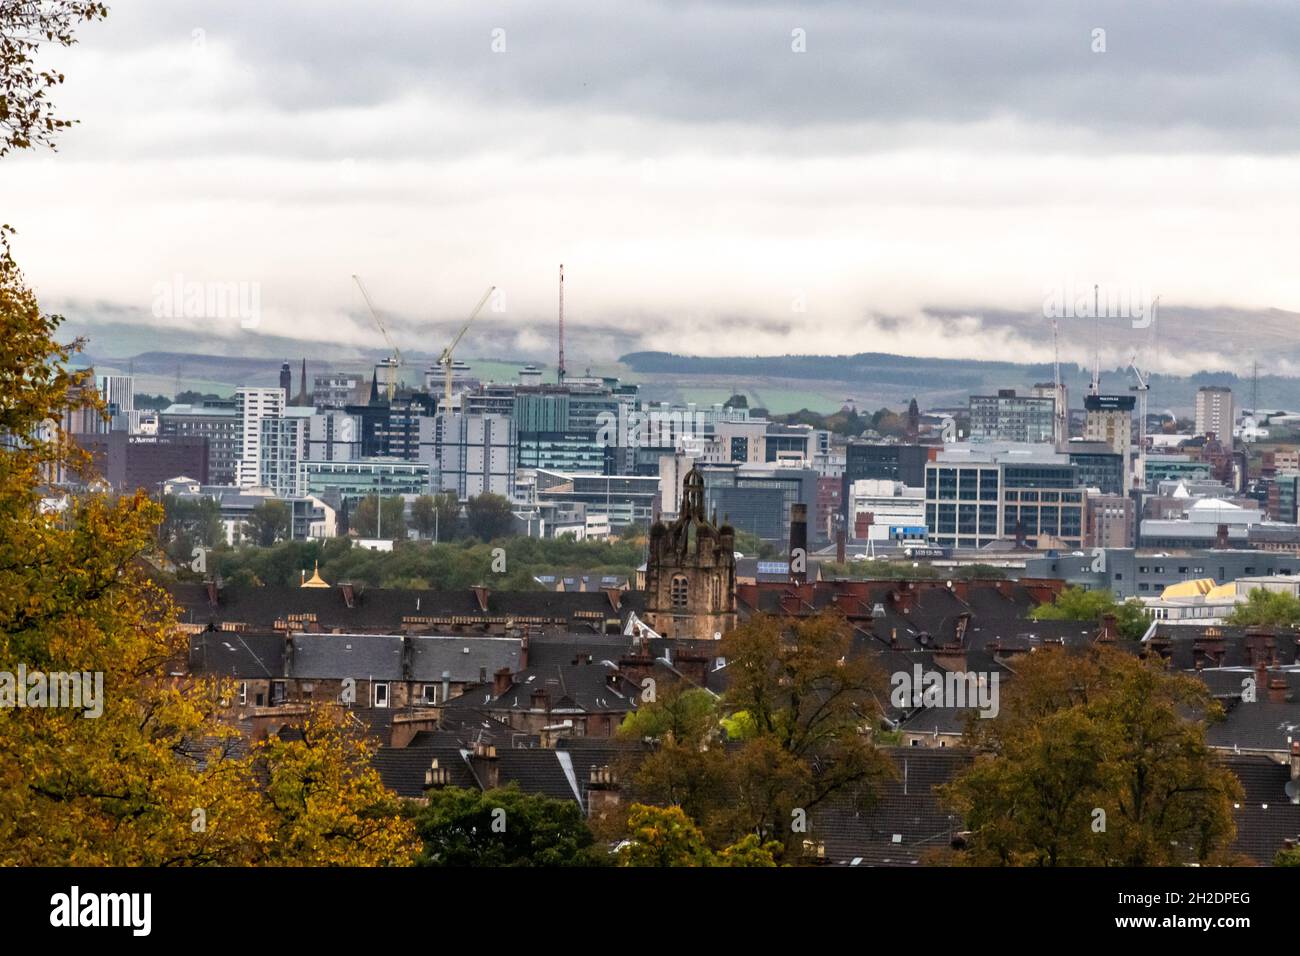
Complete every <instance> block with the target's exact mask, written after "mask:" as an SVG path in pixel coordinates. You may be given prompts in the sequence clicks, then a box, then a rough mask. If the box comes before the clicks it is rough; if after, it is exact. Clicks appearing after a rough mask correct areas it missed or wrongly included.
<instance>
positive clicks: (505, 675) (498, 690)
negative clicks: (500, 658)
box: [443, 667, 514, 697]
mask: <svg viewBox="0 0 1300 956" xmlns="http://www.w3.org/2000/svg"><path fill="white" fill-rule="evenodd" d="M443 674H444V675H445V674H446V671H443ZM443 679H444V680H446V678H445V677H444V678H443ZM513 684H514V677H513V675H512V674H511V673H510V668H508V667H503V668H501V669H500V670H499V671H497V672H496V673H495V674H493V675H492V696H493V697H500V696H501V695H502V694H504V693H505V692H506V691H508V690H510V688H511V686H512V685H513Z"/></svg>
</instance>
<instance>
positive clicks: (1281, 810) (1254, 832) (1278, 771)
mask: <svg viewBox="0 0 1300 956" xmlns="http://www.w3.org/2000/svg"><path fill="white" fill-rule="evenodd" d="M1224 762H1225V763H1226V764H1227V765H1228V767H1229V769H1231V770H1232V772H1233V773H1235V774H1236V775H1237V779H1238V780H1240V781H1241V787H1242V790H1244V791H1245V795H1244V797H1243V799H1242V801H1241V802H1240V803H1238V804H1236V805H1235V807H1234V808H1233V811H1232V818H1233V820H1234V821H1235V822H1236V824H1237V836H1236V838H1235V839H1234V840H1233V842H1232V849H1233V850H1236V851H1237V852H1238V853H1243V854H1245V855H1246V856H1249V857H1250V858H1251V859H1253V860H1255V862H1257V863H1260V864H1262V865H1265V866H1267V865H1270V864H1271V863H1272V862H1273V858H1274V857H1275V856H1276V855H1277V851H1278V850H1280V849H1282V846H1283V843H1284V841H1286V840H1288V839H1290V840H1300V803H1292V802H1291V801H1290V798H1289V797H1288V796H1287V793H1286V785H1287V782H1288V781H1289V780H1290V779H1291V768H1290V767H1289V766H1288V765H1287V764H1279V763H1277V762H1276V761H1274V760H1272V759H1271V758H1269V757H1264V756H1228V757H1225V758H1224Z"/></svg>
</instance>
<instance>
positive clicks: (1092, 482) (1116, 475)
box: [1063, 441, 1124, 495]
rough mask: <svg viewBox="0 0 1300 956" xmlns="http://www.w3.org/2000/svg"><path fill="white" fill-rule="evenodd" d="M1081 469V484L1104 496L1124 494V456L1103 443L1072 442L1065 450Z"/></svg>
mask: <svg viewBox="0 0 1300 956" xmlns="http://www.w3.org/2000/svg"><path fill="white" fill-rule="evenodd" d="M1063 450H1064V451H1065V453H1066V454H1067V455H1069V456H1070V464H1072V465H1075V466H1077V467H1078V469H1079V484H1080V485H1081V486H1082V487H1084V488H1098V489H1100V490H1101V493H1102V494H1103V495H1122V494H1123V493H1124V456H1123V455H1121V454H1119V453H1118V452H1116V451H1114V450H1113V449H1112V448H1111V447H1110V446H1109V445H1107V444H1106V443H1105V442H1101V441H1072V442H1070V443H1069V444H1067V445H1066V446H1065V448H1064V449H1063Z"/></svg>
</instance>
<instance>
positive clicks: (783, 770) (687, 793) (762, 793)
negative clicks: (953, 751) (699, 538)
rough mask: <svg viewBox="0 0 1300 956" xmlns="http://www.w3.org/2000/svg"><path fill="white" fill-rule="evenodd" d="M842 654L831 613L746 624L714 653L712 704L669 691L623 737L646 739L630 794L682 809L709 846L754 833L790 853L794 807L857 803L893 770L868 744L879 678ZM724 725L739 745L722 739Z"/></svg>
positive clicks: (845, 648)
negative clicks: (716, 689)
mask: <svg viewBox="0 0 1300 956" xmlns="http://www.w3.org/2000/svg"><path fill="white" fill-rule="evenodd" d="M787 627H789V628H790V633H788V634H787V633H786V632H785V628H787ZM849 651H850V647H849V632H848V626H847V623H846V622H845V620H844V618H843V616H842V615H840V614H838V613H834V612H832V613H826V614H821V615H818V616H816V617H813V618H808V619H805V620H801V621H797V622H795V623H794V624H793V625H790V623H789V622H788V621H786V620H783V619H777V618H773V617H770V616H764V615H759V616H756V617H754V618H751V619H750V620H749V621H748V622H746V623H745V624H743V625H741V626H740V627H739V628H737V629H735V630H733V631H732V632H731V633H729V634H728V635H727V636H726V637H724V638H723V640H722V644H721V645H720V647H719V649H718V653H719V656H721V657H726V659H727V662H728V664H727V672H728V674H729V675H730V678H731V686H730V689H729V690H728V692H727V694H726V695H725V697H724V698H723V700H722V702H721V705H720V706H719V705H718V704H717V703H716V702H713V701H711V699H710V695H708V694H707V693H706V692H704V691H698V690H678V689H672V688H670V689H669V690H667V691H666V692H663V693H661V694H660V695H659V699H658V700H656V701H653V702H650V703H647V704H645V705H643V706H642V707H640V708H638V710H637V713H636V714H635V716H634V717H630V718H628V721H627V725H626V729H622V728H621V729H620V733H622V734H624V735H627V736H635V737H638V738H640V737H650V738H651V739H652V740H654V741H655V749H654V751H653V752H652V753H650V754H648V755H646V756H645V757H644V758H643V759H642V760H640V761H639V762H638V763H637V764H636V765H635V766H634V767H632V766H630V767H628V768H627V770H626V773H625V776H627V777H628V778H629V779H630V781H631V783H630V787H629V789H630V792H631V793H632V794H633V795H634V796H635V797H636V799H637V800H639V801H641V802H643V803H653V804H658V805H676V806H679V807H680V808H681V809H682V810H683V812H684V813H685V814H686V815H687V816H688V817H689V818H691V819H692V820H693V821H694V822H695V823H697V825H698V827H699V829H700V830H701V832H702V833H703V834H704V837H705V838H706V840H707V841H708V843H709V845H710V846H713V847H722V846H724V845H725V844H727V843H730V842H734V841H736V840H738V839H741V838H742V837H744V836H746V835H749V834H753V835H755V836H756V837H758V838H759V840H760V842H761V843H764V844H766V843H768V842H770V841H777V842H779V843H781V844H782V845H783V846H784V847H785V848H786V850H787V851H788V850H790V849H792V848H793V847H794V846H795V844H797V843H800V842H801V841H802V835H801V834H800V833H799V832H798V831H797V830H796V829H795V828H794V827H792V822H793V821H794V820H795V819H796V818H797V817H798V814H796V812H795V811H800V812H801V813H802V814H803V815H804V816H806V815H807V814H808V813H810V812H811V811H812V810H813V809H814V808H816V807H817V806H819V805H820V804H822V803H823V802H824V801H826V800H827V799H828V798H830V797H831V796H832V795H839V796H843V797H846V798H847V799H849V800H850V801H851V802H853V803H854V804H856V805H857V806H865V805H866V804H867V803H868V802H869V801H870V800H871V799H872V797H873V795H874V792H875V789H876V786H877V785H878V783H879V782H880V781H881V780H882V779H884V778H885V777H886V776H888V775H890V774H892V773H893V768H892V765H891V764H890V762H889V761H888V759H887V758H886V757H884V756H883V755H882V754H880V753H879V752H878V751H877V750H876V748H875V747H874V746H873V745H872V743H871V740H870V738H869V736H868V734H869V732H870V731H871V730H872V729H873V727H874V724H875V722H876V719H877V717H878V715H879V705H878V704H877V700H878V699H881V698H882V697H883V689H884V684H885V681H884V675H883V674H882V673H880V672H879V670H878V669H877V668H876V667H875V665H874V664H873V663H871V662H869V661H867V660H864V659H863V658H861V657H854V656H852V655H850V653H849ZM724 724H725V726H727V727H728V728H730V729H731V730H734V731H739V732H740V739H739V740H738V741H737V740H731V741H729V742H728V741H724V740H723V737H722V733H721V728H722V726H723V725H724Z"/></svg>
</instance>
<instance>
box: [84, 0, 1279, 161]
mask: <svg viewBox="0 0 1300 956" xmlns="http://www.w3.org/2000/svg"><path fill="white" fill-rule="evenodd" d="M114 17H115V18H118V19H119V20H120V22H117V23H115V24H114V25H113V28H112V30H111V38H112V42H113V43H114V44H118V45H121V46H123V47H125V48H137V49H138V48H140V47H143V46H146V45H153V44H158V43H164V42H175V43H178V44H179V43H187V42H189V35H190V31H191V30H192V29H194V28H196V27H197V28H201V29H204V30H205V31H206V35H207V37H208V39H209V41H210V42H213V43H218V44H223V45H225V46H227V47H228V48H229V49H230V50H231V51H233V53H234V54H235V55H236V56H237V57H238V58H239V60H240V61H241V62H243V63H246V64H247V65H248V66H249V67H251V69H252V71H253V75H254V78H255V81H256V84H257V90H258V94H257V95H258V97H259V98H260V100H261V101H263V102H264V103H265V104H266V105H269V106H273V107H274V108H275V109H277V110H281V111H284V112H286V113H290V114H292V113H295V112H299V111H310V110H313V109H318V108H323V107H329V108H339V107H348V106H357V107H365V106H374V105H376V104H378V103H383V102H388V101H392V100H394V99H396V98H399V97H401V96H405V95H410V94H412V93H416V94H423V95H425V96H428V97H431V98H434V99H438V98H450V99H467V100H470V101H472V102H474V103H476V104H478V106H479V107H480V108H482V109H494V108H503V107H505V108H521V109H529V108H542V107H554V108H562V109H565V110H570V111H578V112H591V113H600V114H615V115H618V114H628V115H635V116H637V117H640V118H646V117H651V118H658V119H661V120H665V121H670V122H688V123H716V122H736V123H742V124H755V125H776V126H781V127H789V128H792V129H800V128H804V127H811V126H814V125H818V124H829V125H835V124H859V123H894V122H902V121H907V122H909V123H915V122H922V123H925V122H932V123H945V124H952V123H957V124H961V123H977V122H983V121H988V120H991V119H997V118H1004V117H1013V118H1017V119H1020V120H1023V121H1027V122H1030V123H1046V124H1053V125H1062V126H1065V127H1084V128H1087V129H1091V130H1099V131H1103V132H1105V133H1108V134H1110V135H1113V136H1115V137H1127V145H1128V146H1130V147H1131V146H1133V145H1134V143H1135V138H1136V141H1137V142H1140V143H1141V145H1142V146H1143V147H1144V148H1148V149H1152V150H1158V149H1160V148H1162V146H1163V144H1162V142H1161V140H1160V139H1159V138H1158V137H1157V136H1156V135H1155V134H1156V132H1157V131H1161V130H1165V131H1169V130H1177V131H1181V132H1180V136H1183V137H1187V136H1195V137H1199V138H1200V140H1201V141H1202V142H1215V141H1217V143H1218V145H1221V146H1229V145H1233V144H1234V143H1235V142H1236V137H1238V136H1241V135H1247V134H1248V135H1250V136H1251V137H1252V146H1254V147H1256V148H1258V147H1260V146H1261V145H1262V146H1264V147H1267V148H1288V147H1294V146H1295V145H1296V142H1297V139H1296V135H1297V134H1296V133H1295V124H1294V122H1293V119H1294V117H1295V116H1296V115H1298V114H1300V82H1298V81H1300V17H1297V16H1296V12H1295V8H1294V5H1293V4H1291V3H1284V2H1255V3H1233V4H1224V3H1219V2H1207V0H1187V2H1180V3H1177V4H1168V3H1161V4H1144V3H1131V2H1127V0H1123V2H1120V0H1109V2H1100V3H1098V2H1089V3H1083V2H1074V0H1065V2H1063V0H1053V2H1047V3H1045V2H1029V0H981V2H979V3H970V2H969V0H937V2H933V0H927V2H924V3H917V2H912V0H888V2H881V0H876V2H872V3H858V2H824V3H793V2H747V3H742V2H726V3H717V2H715V3H711V4H686V3H679V2H657V3H656V2H618V3H608V2H601V0H583V2H551V3H517V2H511V3H503V2H488V3H473V4H470V3H455V2H452V3H446V2H440V3H437V4H426V3H413V2H407V3H390V4H383V5H374V4H352V3H345V2H338V0H335V2H325V3H314V4H294V5H286V4H278V3H266V2H262V0H235V2H228V3H223V4H221V5H220V6H215V5H212V4H208V3H197V2H182V3H177V2H174V0H170V2H166V3H163V2H150V3H143V2H134V3H131V4H129V5H128V4H120V5H119V6H118V7H117V8H116V9H115V10H114ZM496 27H501V28H503V29H505V30H506V40H507V52H506V53H504V54H493V53H492V52H491V51H490V48H489V44H490V31H491V30H492V29H493V28H496ZM795 27H799V28H802V29H804V30H806V31H807V38H808V39H807V44H808V52H807V53H805V54H794V53H792V52H791V51H790V42H791V41H790V31H791V30H792V29H793V28H795ZM1097 27H1100V28H1102V29H1104V30H1105V31H1106V44H1107V52H1105V53H1103V54H1097V53H1093V52H1092V51H1091V49H1090V42H1091V39H1090V35H1091V31H1092V30H1093V29H1094V28H1097ZM97 29H98V28H97ZM85 42H97V41H96V38H95V37H94V36H93V35H92V36H89V37H87V38H86V41H85ZM501 132H502V137H503V139H506V138H508V137H509V135H510V132H509V130H502V131H501ZM399 135H400V134H399ZM554 135H555V137H556V138H557V140H561V141H562V140H563V138H564V136H565V130H564V128H563V127H562V126H560V127H558V128H556V129H555V130H554ZM569 145H573V144H569ZM263 147H264V148H267V149H271V148H273V147H274V144H273V143H269V142H268V143H264V144H263Z"/></svg>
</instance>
